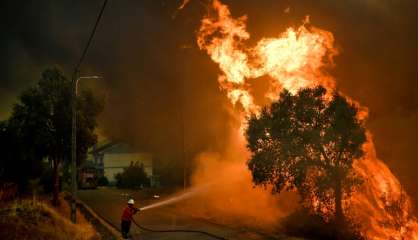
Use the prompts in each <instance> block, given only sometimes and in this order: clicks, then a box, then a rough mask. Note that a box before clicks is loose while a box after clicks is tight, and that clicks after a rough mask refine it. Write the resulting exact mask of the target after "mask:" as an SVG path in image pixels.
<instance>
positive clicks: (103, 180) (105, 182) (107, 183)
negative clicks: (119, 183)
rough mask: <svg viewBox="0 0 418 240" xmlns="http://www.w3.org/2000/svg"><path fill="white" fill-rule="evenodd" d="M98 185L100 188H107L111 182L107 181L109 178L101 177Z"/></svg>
mask: <svg viewBox="0 0 418 240" xmlns="http://www.w3.org/2000/svg"><path fill="white" fill-rule="evenodd" d="M97 185H98V186H107V185H109V180H108V179H107V177H105V176H101V177H99V179H97Z"/></svg>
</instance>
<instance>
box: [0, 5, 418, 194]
mask: <svg viewBox="0 0 418 240" xmlns="http://www.w3.org/2000/svg"><path fill="white" fill-rule="evenodd" d="M180 2H181V1H175V0H173V1H162V0H142V1H137V0H124V1H116V0H110V1H109V3H108V6H107V8H106V10H105V13H104V15H103V18H102V21H101V23H100V25H99V28H98V30H97V34H96V36H95V38H94V41H93V44H92V46H91V48H90V50H89V52H88V55H87V58H86V60H85V62H84V63H83V65H82V68H81V75H91V74H94V75H100V76H103V79H102V80H100V81H99V82H97V83H94V84H93V86H94V88H97V89H100V91H103V92H105V94H104V95H105V99H106V109H105V111H104V113H103V114H102V116H101V117H100V127H101V129H102V131H103V132H104V134H105V135H107V136H108V137H111V138H117V139H121V140H123V141H128V142H132V143H134V144H136V145H138V146H140V147H141V148H144V149H146V150H148V151H153V152H157V153H158V155H159V157H160V158H161V159H163V160H166V159H169V161H163V162H171V161H174V162H175V161H180V160H179V159H182V158H183V156H185V157H186V158H189V159H192V158H193V157H194V156H195V155H196V154H197V153H198V152H200V151H203V150H215V151H216V150H218V151H221V150H222V149H223V148H224V147H225V146H224V145H225V143H226V142H228V141H226V138H227V136H228V135H227V132H228V129H229V128H230V127H231V125H233V124H234V119H233V114H231V111H233V110H232V107H231V106H230V105H229V104H228V101H227V99H226V97H225V96H224V94H223V93H222V92H221V91H220V90H219V87H218V84H217V75H218V74H219V72H220V71H219V69H218V67H217V66H216V64H214V63H213V62H211V60H210V59H209V57H208V56H207V55H206V54H205V53H204V52H203V51H200V50H199V49H198V47H197V45H196V43H195V37H196V32H197V30H198V28H199V25H200V19H201V18H202V16H204V14H205V13H206V8H205V6H204V4H205V2H206V1H197V0H196V1H193V0H192V1H190V3H189V4H188V5H187V6H186V7H185V8H184V9H183V10H182V11H180V12H177V11H176V9H177V7H178V6H179V5H180ZM224 2H225V3H226V4H228V5H229V6H230V9H231V11H232V14H233V15H234V16H235V17H238V16H242V15H247V16H248V31H249V32H250V34H251V39H250V40H249V44H251V43H253V42H255V41H257V40H258V39H260V38H261V37H273V36H278V35H279V34H280V33H281V32H282V31H283V30H285V29H286V28H287V27H289V26H298V25H300V24H301V22H302V20H303V19H304V18H305V16H306V15H309V16H310V19H311V23H312V25H314V26H316V27H319V28H322V29H325V30H328V31H331V32H332V33H333V34H334V37H335V40H336V45H337V47H338V48H339V51H340V54H339V55H338V56H337V57H336V59H335V67H334V68H333V69H331V70H330V71H331V73H332V75H333V76H335V77H336V79H337V85H338V88H339V90H341V91H343V92H344V93H346V94H347V95H349V96H351V97H352V98H353V99H356V100H358V101H359V102H360V103H361V104H362V105H365V106H368V107H369V110H370V118H369V120H368V127H369V128H370V130H371V131H372V133H373V135H374V136H375V141H376V146H377V153H378V156H379V157H380V158H381V159H382V160H384V161H385V162H386V163H387V164H388V165H389V166H390V168H391V169H392V170H393V172H394V173H395V174H396V175H397V176H398V177H399V178H400V179H401V181H402V182H403V183H404V185H405V187H406V189H407V190H408V191H409V192H410V193H411V195H412V196H413V197H414V198H415V199H416V200H417V199H418V188H417V187H416V185H415V184H414V182H416V179H415V178H416V175H417V174H418V148H417V140H416V136H418V78H417V76H418V66H417V60H416V59H417V56H418V1H414V0H399V1H389V0H380V1H379V0H347V1H333V0H321V1H309V0H301V1H295V0H292V1H290V0H286V1H284V0H283V1H277V0H258V1H249V0H248V1H243V0H229V1H226V0H225V1H224ZM101 4H102V1H98V0H91V1H69V0H62V1H53V0H49V1H48V0H38V1H35V0H32V1H30V0H27V1H2V2H1V3H0V6H1V16H0V18H1V21H0V24H1V37H0V49H1V55H0V66H1V80H0V99H1V101H0V118H1V119H5V118H6V117H7V115H8V113H9V112H10V109H11V106H12V104H13V103H14V102H15V101H16V96H17V95H18V94H19V92H21V91H22V89H25V88H27V87H29V86H31V85H32V84H34V83H35V82H36V81H37V80H38V78H39V74H40V72H41V71H42V70H43V69H45V68H46V67H48V66H53V65H58V66H60V67H61V68H62V69H63V70H64V72H65V73H66V74H67V76H70V75H71V71H72V67H73V66H74V63H76V62H77V60H78V57H79V56H80V54H81V51H82V49H83V47H84V44H85V43H86V41H87V38H88V34H89V33H90V30H91V28H92V26H93V24H94V21H95V18H96V16H97V14H98V11H99V9H100V6H101ZM285 9H288V11H285ZM86 85H87V84H86ZM98 91H99V90H98ZM183 146H184V148H183ZM183 149H184V151H183Z"/></svg>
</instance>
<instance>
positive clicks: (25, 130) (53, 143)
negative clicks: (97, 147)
mask: <svg viewBox="0 0 418 240" xmlns="http://www.w3.org/2000/svg"><path fill="white" fill-rule="evenodd" d="M71 99H72V83H71V81H70V80H68V79H67V78H65V76H64V75H63V73H62V72H61V71H60V70H58V69H57V68H50V69H46V70H45V71H44V72H43V73H42V76H41V78H40V80H39V81H38V83H37V85H36V86H33V87H31V88H29V89H27V90H26V91H24V92H23V93H22V94H21V95H20V97H19V101H18V103H16V104H15V105H14V107H13V111H12V114H11V117H10V119H9V120H8V121H7V123H6V124H4V123H3V124H2V126H5V125H6V127H5V128H6V131H5V135H6V137H7V141H8V143H7V144H6V146H7V147H8V148H6V149H7V151H6V154H5V155H6V157H5V158H6V159H5V162H7V163H5V164H4V165H5V167H4V172H5V173H6V174H4V176H2V177H4V178H5V179H11V180H14V179H16V178H17V180H19V179H18V178H26V179H24V180H22V181H27V179H29V178H35V177H39V176H40V174H41V173H42V159H44V158H48V159H49V160H50V161H51V162H52V163H53V165H54V168H55V174H58V170H59V166H60V164H61V163H62V162H63V161H68V160H69V159H70V150H71V122H72V111H71V110H72V103H73V101H72V100H71ZM76 104H77V107H76V109H77V119H78V121H77V156H78V158H77V161H78V163H80V162H81V161H82V160H83V159H84V158H85V156H86V152H87V149H88V148H89V147H90V146H92V145H94V144H95V143H96V141H97V136H96V134H94V128H95V127H96V126H97V122H96V118H97V116H98V114H99V113H100V112H101V111H102V109H103V104H102V103H101V102H100V101H98V100H97V99H96V98H95V97H94V96H93V94H92V92H91V91H90V90H88V91H83V92H81V93H80V94H79V96H78V97H77V101H76ZM2 135H3V134H2ZM1 138H2V137H0V139H1ZM56 179H57V178H56Z"/></svg>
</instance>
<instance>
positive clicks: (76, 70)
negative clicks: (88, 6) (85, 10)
mask: <svg viewBox="0 0 418 240" xmlns="http://www.w3.org/2000/svg"><path fill="white" fill-rule="evenodd" d="M107 2H108V0H104V1H103V4H102V7H101V9H100V12H99V15H98V16H97V19H96V22H95V23H94V27H93V30H92V32H91V34H90V37H89V39H88V41H87V44H86V46H85V48H84V50H83V53H82V54H81V57H80V60H79V61H78V63H77V65H76V67H75V68H74V73H75V74H76V73H77V72H78V70H79V68H80V66H81V63H82V62H83V60H84V58H85V57H86V55H87V50H88V49H89V47H90V45H91V42H92V41H93V37H94V34H95V33H96V30H97V26H98V25H99V22H100V19H101V18H102V15H103V12H104V10H105V8H106V4H107Z"/></svg>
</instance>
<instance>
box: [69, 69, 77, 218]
mask: <svg viewBox="0 0 418 240" xmlns="http://www.w3.org/2000/svg"><path fill="white" fill-rule="evenodd" d="M77 76H78V71H75V72H74V75H73V79H72V81H71V83H72V84H71V85H72V86H71V87H72V100H71V107H72V109H71V110H72V125H71V222H73V223H76V221H77V216H76V213H77V212H76V193H77V163H76V160H77V135H76V134H77V122H76V121H77V106H76V105H77V84H78V77H77Z"/></svg>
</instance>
